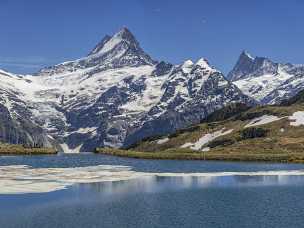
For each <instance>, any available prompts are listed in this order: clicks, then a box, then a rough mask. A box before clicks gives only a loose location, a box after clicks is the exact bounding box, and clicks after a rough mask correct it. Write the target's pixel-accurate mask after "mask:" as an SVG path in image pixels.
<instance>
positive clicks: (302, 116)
mask: <svg viewBox="0 0 304 228" xmlns="http://www.w3.org/2000/svg"><path fill="white" fill-rule="evenodd" d="M288 119H289V120H292V121H293V122H290V125H291V126H295V127H297V126H301V125H304V111H297V112H295V113H293V114H292V116H290V117H289V118H288Z"/></svg>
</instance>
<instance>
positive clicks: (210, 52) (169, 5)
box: [0, 0, 304, 73]
mask: <svg viewBox="0 0 304 228" xmlns="http://www.w3.org/2000/svg"><path fill="white" fill-rule="evenodd" d="M303 12H304V1H302V0H288V1H287V0H267V1H266V0H229V1H228V0H186V1H184V0H153V1H152V0H111V1H110V0H86V1H74V0H44V1H42V0H0V29H1V33H0V68H4V69H7V70H9V71H12V72H17V73H30V72H35V71H37V70H38V69H40V68H41V67H43V66H48V65H52V64H55V63H60V62H62V61H65V60H72V59H75V58H79V57H82V56H84V55H86V54H87V53H88V52H89V51H90V50H91V49H92V48H93V47H94V46H95V44H96V43H97V42H98V41H99V40H100V39H101V38H102V37H103V36H104V35H105V34H113V33H115V32H116V31H118V30H119V29H120V28H121V27H123V26H125V27H128V28H129V29H130V30H131V32H132V33H133V34H134V35H135V36H136V38H137V40H138V41H139V42H140V43H141V46H142V47H143V49H144V50H145V51H146V52H147V53H148V54H150V55H151V56H152V57H153V58H155V59H158V60H166V61H170V62H172V63H180V62H182V61H184V60H186V59H192V60H196V59H198V58H199V57H205V58H207V59H208V60H209V61H210V63H211V64H213V65H214V66H216V67H217V68H219V69H221V70H222V71H223V72H224V73H227V72H228V71H229V70H230V69H231V68H232V67H233V65H234V64H235V62H236V60H237V58H238V56H239V54H240V52H241V51H242V50H244V49H246V50H248V51H249V52H250V53H252V55H258V56H267V57H270V58H272V59H273V60H275V61H280V62H291V63H304V58H303V57H304V45H303V41H304V29H303V28H304V13H303Z"/></svg>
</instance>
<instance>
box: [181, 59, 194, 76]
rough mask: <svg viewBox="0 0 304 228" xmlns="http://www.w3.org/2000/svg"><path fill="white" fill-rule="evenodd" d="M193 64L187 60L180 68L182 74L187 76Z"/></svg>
mask: <svg viewBox="0 0 304 228" xmlns="http://www.w3.org/2000/svg"><path fill="white" fill-rule="evenodd" d="M192 67H193V62H192V61H191V60H190V59H189V60H186V61H185V62H184V63H183V65H182V66H181V68H182V70H183V72H184V73H186V74H189V73H190V72H191V70H192Z"/></svg>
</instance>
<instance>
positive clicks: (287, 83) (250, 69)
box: [227, 51, 304, 104]
mask: <svg viewBox="0 0 304 228" xmlns="http://www.w3.org/2000/svg"><path fill="white" fill-rule="evenodd" d="M227 78H228V79H229V80H231V81H233V83H234V84H235V85H236V86H238V87H239V88H240V89H241V90H242V91H243V92H244V93H245V94H247V95H248V96H250V97H252V98H254V99H256V100H257V101H259V102H260V103H261V104H278V103H280V102H281V101H282V100H286V99H288V98H291V97H293V96H294V95H296V94H297V93H298V92H299V91H301V90H302V89H303V88H304V65H295V64H290V63H275V62H273V61H272V60H270V59H268V58H264V57H255V58H253V57H251V55H250V54H248V52H245V51H244V52H242V53H241V55H240V57H239V59H238V61H237V63H236V65H235V66H234V68H233V70H232V71H231V72H230V73H229V74H228V75H227Z"/></svg>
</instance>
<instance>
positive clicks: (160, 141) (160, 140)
mask: <svg viewBox="0 0 304 228" xmlns="http://www.w3.org/2000/svg"><path fill="white" fill-rule="evenodd" d="M168 141H169V138H168V137H167V138H163V139H159V140H157V141H156V143H157V144H164V143H166V142H168Z"/></svg>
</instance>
